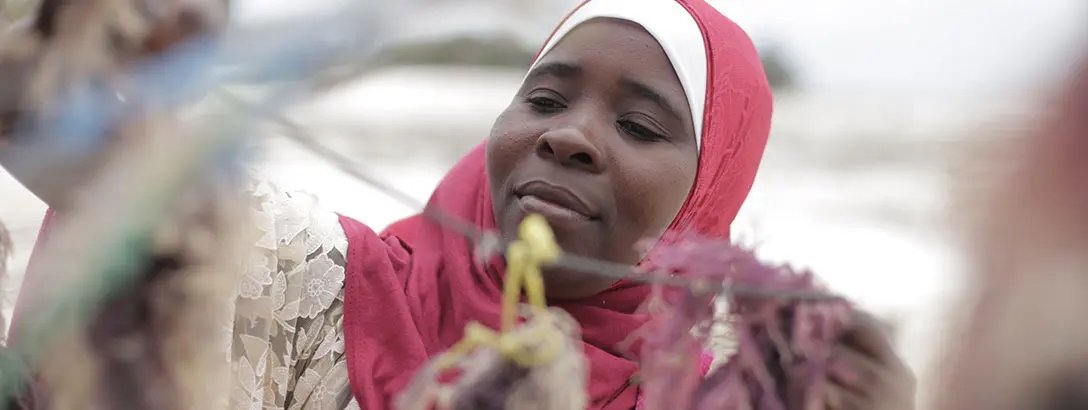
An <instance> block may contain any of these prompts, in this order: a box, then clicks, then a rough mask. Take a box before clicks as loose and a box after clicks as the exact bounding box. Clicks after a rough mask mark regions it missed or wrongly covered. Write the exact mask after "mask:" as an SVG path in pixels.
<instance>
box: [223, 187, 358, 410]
mask: <svg viewBox="0 0 1088 410" xmlns="http://www.w3.org/2000/svg"><path fill="white" fill-rule="evenodd" d="M248 194H249V195H250V196H251V198H252V200H253V202H252V206H253V208H254V209H253V210H254V212H253V218H254V221H253V222H254V224H255V225H256V227H257V228H258V237H257V238H256V247H255V248H254V250H253V252H252V254H251V256H250V257H249V259H248V260H247V261H246V264H245V266H244V267H243V269H242V275H241V276H240V280H239V283H238V288H237V299H236V303H235V309H236V310H235V315H234V323H233V329H232V336H231V343H230V346H231V349H230V358H231V370H232V376H233V377H232V379H233V382H232V385H231V393H230V408H232V409H284V410H291V409H304V410H323V409H336V410H340V409H345V408H358V406H357V405H356V404H355V403H354V400H353V398H352V395H351V388H350V385H349V384H348V368H347V361H346V356H345V354H344V332H343V330H342V329H343V321H344V266H345V261H344V258H345V256H346V255H347V246H348V243H347V237H346V236H345V235H344V232H343V230H342V229H341V228H340V223H339V220H338V218H337V216H336V214H334V213H332V212H328V211H325V210H323V209H321V208H320V207H319V206H318V205H317V201H316V200H315V199H314V198H313V197H311V196H309V195H305V194H299V193H289V192H283V191H279V190H278V189H277V188H275V187H274V186H272V185H271V184H269V183H267V182H263V181H261V180H260V179H255V180H254V182H253V183H252V184H251V186H250V188H249V190H248Z"/></svg>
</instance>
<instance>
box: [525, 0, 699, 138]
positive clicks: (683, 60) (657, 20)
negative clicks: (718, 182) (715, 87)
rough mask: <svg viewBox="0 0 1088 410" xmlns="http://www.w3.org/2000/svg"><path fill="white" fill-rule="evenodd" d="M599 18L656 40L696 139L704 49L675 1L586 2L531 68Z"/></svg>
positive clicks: (689, 18)
mask: <svg viewBox="0 0 1088 410" xmlns="http://www.w3.org/2000/svg"><path fill="white" fill-rule="evenodd" d="M600 18H610V19H617V20H623V21H625V22H628V23H630V24H633V25H636V26H638V27H641V28H642V29H643V30H644V31H645V32H647V33H649V34H650V36H651V37H653V39H654V40H656V41H657V43H658V44H659V45H660V47H661V49H662V50H664V52H665V55H666V57H667V59H668V61H669V63H670V64H671V65H672V68H673V71H674V72H675V73H676V76H677V77H678V79H679V80H680V84H681V86H682V87H683V91H684V94H685V97H686V99H687V103H688V104H687V105H688V107H689V110H690V114H691V118H692V122H693V125H694V129H695V139H696V142H700V141H701V140H702V133H703V116H704V105H705V95H706V87H707V68H708V64H707V55H706V48H705V45H704V40H703V35H702V31H701V30H700V28H699V25H698V23H696V21H695V19H694V18H693V17H692V16H691V14H689V13H688V11H687V9H685V8H684V7H683V6H682V5H680V4H679V3H677V2H676V1H675V0H641V1H630V0H591V1H588V2H586V3H584V4H583V5H582V6H581V7H579V8H578V9H577V10H575V11H574V12H573V13H572V14H571V15H570V16H568V17H567V19H566V20H564V21H563V22H562V23H561V24H560V25H559V27H558V28H557V29H556V30H555V32H554V33H553V34H552V37H551V38H549V39H548V42H547V43H545V45H544V47H543V48H542V49H541V52H540V54H539V56H538V58H537V60H536V61H534V62H533V66H532V68H535V67H537V66H538V65H539V64H540V63H541V62H542V61H543V60H544V59H543V58H542V57H544V56H547V55H548V54H549V52H550V51H551V50H552V49H553V48H554V47H555V46H556V45H557V44H559V42H560V41H561V40H563V38H564V37H566V36H567V35H568V34H569V33H570V32H571V31H573V30H574V29H575V28H576V27H578V26H580V25H582V24H584V23H586V22H588V21H590V20H595V19H600ZM530 73H532V70H530ZM698 145H700V146H701V145H702V144H701V143H700V144H698Z"/></svg>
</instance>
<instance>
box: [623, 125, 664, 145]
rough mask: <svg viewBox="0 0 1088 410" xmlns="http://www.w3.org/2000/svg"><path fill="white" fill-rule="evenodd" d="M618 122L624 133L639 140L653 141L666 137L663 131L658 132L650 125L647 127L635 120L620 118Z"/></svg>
mask: <svg viewBox="0 0 1088 410" xmlns="http://www.w3.org/2000/svg"><path fill="white" fill-rule="evenodd" d="M617 124H618V125H619V127H620V129H621V130H623V132H624V133H626V134H627V135H630V136H632V137H634V138H635V139H637V140H639V141H647V142H652V141H661V140H665V139H666V138H665V136H664V135H662V134H661V133H659V132H656V131H654V130H652V129H650V127H647V126H645V125H642V124H639V123H637V122H634V121H630V120H619V121H618V122H617Z"/></svg>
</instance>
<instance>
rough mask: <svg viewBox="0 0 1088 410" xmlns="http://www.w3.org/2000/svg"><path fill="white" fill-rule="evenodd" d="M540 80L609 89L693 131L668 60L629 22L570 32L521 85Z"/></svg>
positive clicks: (596, 23) (591, 24) (597, 22)
mask: <svg viewBox="0 0 1088 410" xmlns="http://www.w3.org/2000/svg"><path fill="white" fill-rule="evenodd" d="M591 78H592V79H591ZM541 79H556V80H560V81H578V82H586V81H592V82H593V83H596V84H608V85H610V86H615V88H614V89H616V90H620V91H621V92H623V93H625V94H626V95H630V96H634V97H636V98H640V99H643V100H646V101H648V102H650V103H652V104H655V105H657V106H658V107H660V108H661V109H663V110H664V111H665V112H666V113H667V114H668V115H670V116H672V117H674V118H675V119H677V120H680V121H681V122H684V123H686V127H689V128H692V127H693V122H692V120H691V115H690V107H689V106H688V102H687V96H686V94H685V92H684V88H683V86H682V85H681V84H680V82H679V78H678V76H677V74H676V72H675V70H674V69H673V67H672V65H671V63H670V62H669V59H668V56H666V55H665V52H664V50H662V49H661V47H660V45H659V44H658V43H657V41H656V40H655V39H654V38H653V36H651V35H650V34H649V33H647V32H646V31H645V30H643V29H642V27H640V26H638V25H637V24H633V23H631V22H629V21H625V20H616V19H611V18H608V19H594V20H591V21H588V22H586V23H584V24H582V25H579V26H578V27H576V28H575V29H574V30H571V32H570V33H568V34H567V36H565V37H564V38H563V39H562V40H560V41H559V43H557V45H556V46H555V47H554V48H552V49H551V50H550V51H549V52H548V54H546V55H544V56H543V57H541V58H540V60H539V61H538V62H537V64H536V65H535V66H534V67H533V69H532V70H531V71H530V72H529V74H528V76H526V78H525V84H535V83H537V82H539V81H540V80H541ZM692 133H693V131H692Z"/></svg>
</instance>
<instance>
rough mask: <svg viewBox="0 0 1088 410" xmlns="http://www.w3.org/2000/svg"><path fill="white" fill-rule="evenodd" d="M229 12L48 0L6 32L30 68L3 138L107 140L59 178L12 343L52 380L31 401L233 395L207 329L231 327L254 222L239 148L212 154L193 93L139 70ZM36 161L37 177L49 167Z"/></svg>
mask: <svg viewBox="0 0 1088 410" xmlns="http://www.w3.org/2000/svg"><path fill="white" fill-rule="evenodd" d="M225 12H226V4H225V2H222V1H219V0H209V1H196V2H194V1H166V2H155V4H154V5H151V4H146V2H144V1H142V0H132V1H129V0H98V1H85V2H63V1H52V0H47V1H45V2H44V3H43V4H42V8H41V9H40V11H39V14H38V16H37V19H36V21H35V24H34V25H33V27H31V30H30V31H26V32H19V33H6V34H5V35H4V37H3V38H2V40H3V41H0V66H3V67H5V68H12V69H13V71H11V72H12V73H16V74H17V76H18V78H17V80H18V81H8V79H5V81H4V82H3V85H2V89H0V104H2V105H0V115H2V118H0V122H2V123H3V127H2V131H4V137H5V138H4V139H3V140H0V148H4V147H3V146H2V144H9V145H8V147H9V148H10V147H12V146H13V145H15V144H18V145H19V146H20V147H19V148H20V149H33V148H34V147H35V145H40V146H43V148H39V149H47V148H55V147H56V146H50V145H49V144H56V143H58V142H60V143H63V144H67V145H65V146H64V148H67V149H73V148H79V147H82V148H90V147H89V146H87V145H86V144H91V145H95V146H94V147H93V151H94V160H92V161H90V163H91V164H92V165H91V166H90V169H82V170H80V171H81V172H78V173H73V174H74V175H72V178H75V180H74V181H66V182H71V183H72V184H57V185H60V186H67V187H68V188H66V189H65V191H67V192H64V194H65V195H64V196H63V197H62V196H56V197H49V195H46V196H47V198H46V199H47V200H49V201H50V204H51V205H53V206H56V207H60V208H61V212H59V213H58V216H57V217H56V218H54V220H52V221H51V222H50V226H49V235H48V236H49V238H48V239H49V240H48V241H46V242H45V244H44V246H43V247H42V248H41V249H40V251H41V252H40V254H39V255H38V256H39V257H38V258H37V260H39V261H40V263H39V264H37V265H36V266H35V270H34V272H33V274H34V276H35V277H36V282H37V284H38V285H39V286H38V288H36V289H30V291H29V292H25V293H27V298H26V299H27V303H29V304H30V307H29V308H28V309H27V312H28V317H27V318H24V320H23V321H22V322H21V326H20V327H19V328H18V329H17V331H18V333H19V338H18V339H17V340H14V341H13V345H12V346H11V347H12V349H13V350H16V351H18V352H19V355H20V358H19V359H20V361H21V362H22V363H23V365H24V366H25V367H26V368H25V369H23V370H25V371H26V372H27V373H32V374H33V375H34V377H35V379H36V380H37V381H38V382H40V384H39V386H44V391H45V393H44V394H42V395H37V394H36V395H35V397H34V400H33V401H28V400H25V398H22V397H20V398H18V399H21V400H17V401H19V402H20V403H19V404H18V406H19V407H24V408H29V407H33V408H87V409H96V408H159V409H170V408H212V406H213V405H217V406H222V404H225V399H223V398H225V397H227V394H226V393H225V392H219V391H216V389H217V388H221V386H225V385H226V383H225V381H226V379H225V378H223V377H226V376H229V371H228V370H229V369H228V368H227V366H226V365H227V363H228V356H227V354H228V352H226V351H225V349H224V348H225V347H226V344H217V343H208V340H207V335H209V334H213V335H214V334H221V333H223V332H224V331H227V332H229V328H227V326H228V324H229V323H230V322H229V318H230V315H231V313H232V311H231V310H230V308H231V303H230V302H231V293H232V291H233V284H234V283H235V280H234V279H235V278H234V275H235V274H236V272H238V271H239V269H238V266H239V264H240V262H239V261H241V260H242V258H241V257H240V256H241V253H240V251H242V250H244V248H243V247H241V246H240V244H242V243H244V240H243V238H244V237H245V232H247V231H246V230H244V229H243V226H238V224H239V223H241V222H242V221H246V220H248V218H246V217H245V215H244V214H243V213H242V212H243V209H245V208H244V204H243V203H242V202H241V201H240V200H239V198H237V197H236V196H235V195H236V193H237V192H240V191H241V190H240V187H239V185H238V182H239V180H238V178H237V173H236V172H235V169H234V167H233V165H232V160H233V158H226V157H223V156H216V160H214V161H211V162H208V161H205V160H204V158H206V157H208V156H207V155H206V154H207V152H208V151H207V149H208V148H209V147H210V146H212V145H214V144H213V143H212V142H211V140H209V139H208V137H207V136H206V135H203V134H204V133H200V132H197V130H195V129H193V128H192V127H191V126H189V125H187V124H185V123H183V122H181V121H180V120H179V118H178V115H177V113H176V112H175V109H173V108H172V107H174V106H175V105H176V103H177V102H178V101H177V99H176V97H177V96H173V95H165V94H164V95H161V96H158V95H155V94H154V93H148V92H147V90H145V89H142V87H147V86H149V84H148V83H146V82H141V81H140V80H147V79H146V78H143V79H141V78H133V77H132V76H130V75H129V74H130V71H131V69H132V68H134V67H138V66H139V65H141V64H144V63H146V62H147V59H148V58H152V57H157V56H158V55H159V54H160V53H162V52H166V51H172V49H173V48H174V47H175V46H176V45H177V44H181V43H183V42H186V41H188V40H192V39H193V38H195V37H197V36H203V35H207V34H211V33H212V32H213V31H214V29H215V28H216V27H218V26H219V25H220V24H221V23H222V22H223V17H224V16H225ZM133 80H136V81H133ZM130 92H131V93H130ZM104 96H106V97H109V98H103V97H104ZM73 115H74V116H73ZM81 115H83V116H82V117H81ZM133 152H139V153H140V155H132V153H133ZM11 159H18V158H9V160H11ZM223 159H227V161H226V162H223V161H222V160H223ZM18 165H25V164H18ZM16 168H19V167H18V166H16ZM28 169H30V170H31V171H27V169H21V171H23V172H26V173H25V174H23V175H22V177H24V178H26V179H29V180H31V181H32V182H37V180H34V179H35V178H40V177H49V175H43V174H42V172H40V171H41V170H35V169H33V168H32V167H28ZM51 171H56V170H51ZM72 186H75V187H77V188H72ZM221 376H222V377H221ZM2 382H3V383H5V392H8V393H9V394H10V392H13V391H19V390H18V389H12V388H10V385H14V384H17V383H19V382H20V381H18V380H13V378H11V377H9V378H6V379H4V380H2ZM38 391H42V389H38ZM16 394H20V395H23V394H25V390H24V391H23V392H22V393H16Z"/></svg>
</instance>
